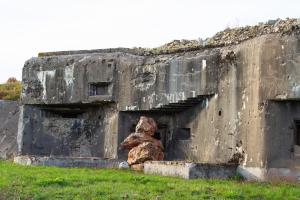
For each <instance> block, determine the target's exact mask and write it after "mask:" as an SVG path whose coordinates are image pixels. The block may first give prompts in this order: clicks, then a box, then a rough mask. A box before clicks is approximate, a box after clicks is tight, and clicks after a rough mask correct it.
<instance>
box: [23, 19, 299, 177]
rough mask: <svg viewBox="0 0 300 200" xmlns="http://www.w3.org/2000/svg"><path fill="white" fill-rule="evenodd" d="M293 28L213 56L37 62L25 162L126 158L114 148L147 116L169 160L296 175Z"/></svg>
mask: <svg viewBox="0 0 300 200" xmlns="http://www.w3.org/2000/svg"><path fill="white" fill-rule="evenodd" d="M290 22H291V23H290ZM284 23H285V22H284ZM284 23H283V24H284ZM295 23H296V21H295V20H292V21H287V24H288V26H287V28H285V26H283V25H282V24H281V22H280V23H279V24H278V23H276V25H274V26H272V25H270V26H266V29H267V31H270V32H267V33H271V34H265V33H264V30H265V27H256V28H257V30H258V33H260V32H262V33H264V34H263V35H261V36H257V35H256V34H255V33H253V34H252V32H251V31H252V30H256V28H255V27H254V28H253V29H252V28H248V29H247V28H246V29H245V30H246V31H250V32H249V34H250V33H251V37H248V38H247V40H246V39H245V38H243V37H241V38H234V40H232V41H233V43H230V42H229V44H230V45H221V46H222V47H218V45H216V46H215V48H196V49H194V48H191V49H185V50H183V51H174V52H168V54H162V53H155V54H147V53H135V52H134V51H131V50H126V49H115V50H109V51H105V50H103V51H95V52H80V51H79V52H72V53H70V55H69V53H67V54H68V55H66V53H56V54H55V53H54V54H44V55H43V56H42V57H38V58H32V59H30V60H28V61H27V62H26V63H25V66H24V69H23V85H24V87H23V92H22V105H23V106H22V112H21V114H20V122H21V123H20V126H19V134H18V146H19V154H21V155H26V154H28V155H43V156H50V155H56V156H59V155H62V156H83V157H86V156H95V157H102V158H112V159H115V158H119V159H126V156H127V155H126V154H127V152H125V151H122V150H118V144H120V143H121V142H122V141H123V140H124V139H125V138H126V137H127V136H128V135H129V134H130V133H131V132H134V130H132V127H135V126H136V124H137V121H136V120H137V119H139V117H140V116H147V117H152V118H153V119H155V121H156V122H157V126H158V132H159V133H160V137H161V140H162V143H163V146H164V154H165V159H166V160H189V161H193V162H195V163H198V162H200V163H209V164H218V163H228V162H232V161H235V162H238V163H236V164H240V165H241V167H244V168H245V169H269V168H272V169H273V168H274V169H280V168H287V169H290V170H295V171H297V170H299V156H297V155H298V154H299V153H297V152H296V151H295V150H297V149H299V148H298V146H299V145H296V143H297V141H296V139H295V138H297V137H298V136H297V134H298V131H297V130H298V129H300V126H298V124H297V123H298V122H299V119H298V118H299V117H300V116H299V115H298V113H297V110H299V108H298V107H299V105H300V104H299V101H300V92H299V91H300V89H299V88H300V86H299V85H300V79H299V77H300V68H299V65H300V58H299V55H300V54H299V52H300V36H299V27H298V25H296V24H295ZM261 28H262V29H261ZM277 28H278V30H277ZM281 28H283V29H282V30H281ZM235 33H236V31H235V30H233V31H229V35H230V34H232V35H235ZM223 36H224V37H227V36H226V34H225V35H222V37H223ZM242 36H244V35H242ZM249 38H252V39H249ZM215 39H216V38H215ZM225 39H226V41H227V39H228V38H225ZM235 39H236V40H235ZM244 40H246V41H244ZM234 41H237V44H235V42H234ZM216 42H217V43H218V41H216ZM219 42H220V44H221V43H222V41H219ZM218 44H219V43H218ZM239 152H242V156H241V157H240V158H239V159H235V157H236V155H237V153H239ZM279 171H280V170H279ZM294 174H297V173H294ZM261 178H263V176H262V177H261Z"/></svg>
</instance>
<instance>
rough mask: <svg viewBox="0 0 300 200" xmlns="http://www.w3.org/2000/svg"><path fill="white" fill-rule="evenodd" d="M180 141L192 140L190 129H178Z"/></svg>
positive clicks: (177, 133) (177, 136) (177, 134)
mask: <svg viewBox="0 0 300 200" xmlns="http://www.w3.org/2000/svg"><path fill="white" fill-rule="evenodd" d="M175 137H176V139H178V140H189V139H191V129H190V128H178V129H177V130H176V134H175Z"/></svg>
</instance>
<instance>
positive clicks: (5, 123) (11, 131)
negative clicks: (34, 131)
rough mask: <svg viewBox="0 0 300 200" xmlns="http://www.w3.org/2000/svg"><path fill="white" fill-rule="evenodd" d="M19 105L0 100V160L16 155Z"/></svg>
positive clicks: (14, 102)
mask: <svg viewBox="0 0 300 200" xmlns="http://www.w3.org/2000/svg"><path fill="white" fill-rule="evenodd" d="M18 118H19V104H18V102H16V101H2V100H0V121H1V124H0V159H12V158H13V156H15V155H16V154H17V131H18Z"/></svg>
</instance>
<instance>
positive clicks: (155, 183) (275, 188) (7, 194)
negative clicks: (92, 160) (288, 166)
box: [0, 161, 300, 200]
mask: <svg viewBox="0 0 300 200" xmlns="http://www.w3.org/2000/svg"><path fill="white" fill-rule="evenodd" d="M0 199H1V200H2V199H5V200H6V199H300V185H296V184H287V183H280V184H278V183H277V184H275V183H273V184H267V183H249V182H242V181H237V180H228V181H222V180H182V179H178V178H170V177H159V176H151V175H144V174H142V173H137V172H132V171H126V170H125V171H123V170H122V171H121V170H104V169H75V168H74V169H66V168H57V167H24V166H19V165H15V164H12V163H10V162H3V161H0Z"/></svg>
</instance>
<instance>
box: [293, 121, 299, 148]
mask: <svg viewBox="0 0 300 200" xmlns="http://www.w3.org/2000/svg"><path fill="white" fill-rule="evenodd" d="M294 144H295V145H298V146H300V120H295V132H294Z"/></svg>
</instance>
